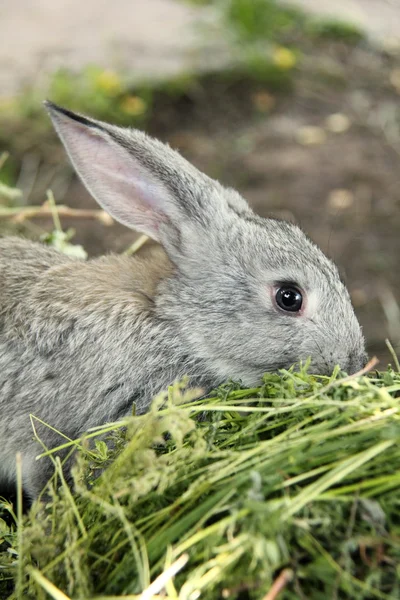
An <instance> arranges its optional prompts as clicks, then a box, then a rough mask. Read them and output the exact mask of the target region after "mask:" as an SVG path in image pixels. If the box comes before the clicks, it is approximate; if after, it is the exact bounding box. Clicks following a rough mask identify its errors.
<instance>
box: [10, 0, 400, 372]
mask: <svg viewBox="0 0 400 600" xmlns="http://www.w3.org/2000/svg"><path fill="white" fill-rule="evenodd" d="M0 11H1V20H0V154H1V158H0V234H8V233H10V232H15V231H17V232H20V233H23V234H24V235H27V236H30V237H32V238H38V237H42V239H45V241H47V243H50V244H54V245H58V246H59V247H62V248H63V249H64V250H65V251H68V252H73V253H83V248H84V249H85V251H86V252H87V253H88V254H89V255H97V254H101V253H104V252H106V251H108V250H113V251H118V252H121V251H124V250H125V249H126V248H128V247H129V246H130V245H131V244H132V242H133V241H134V239H135V233H134V232H132V231H129V230H127V229H126V228H123V227H122V226H119V225H117V224H113V223H110V221H108V220H107V219H104V218H103V216H102V215H101V214H100V215H99V213H98V212H97V211H96V209H97V206H96V204H95V202H94V201H93V200H92V199H91V198H90V197H89V195H88V194H87V192H86V191H85V190H84V189H83V188H82V186H81V185H80V183H79V182H78V180H77V179H76V177H75V175H74V174H73V172H72V169H71V167H70V166H69V163H68V162H67V159H66V156H65V154H64V152H63V150H62V147H61V145H60V143H59V142H58V141H57V139H56V138H55V135H54V133H53V131H52V129H51V127H50V123H49V121H48V119H47V117H46V115H45V114H44V110H43V108H42V106H41V102H42V100H43V99H44V98H45V97H48V98H50V99H52V100H53V101H55V102H57V103H60V104H63V105H65V106H67V107H69V108H71V109H75V110H78V111H82V112H86V113H88V114H90V115H91V116H94V117H98V118H101V119H104V120H107V121H111V122H113V123H119V124H122V125H131V126H135V127H140V128H143V129H145V130H146V131H148V132H149V133H151V134H152V135H154V136H156V137H158V138H160V139H162V140H164V141H168V142H169V143H170V144H171V145H172V146H173V147H175V148H178V149H179V150H180V151H181V153H182V154H183V155H184V156H185V157H187V158H188V159H189V160H190V161H192V162H193V163H194V164H195V165H196V166H198V167H199V168H200V169H202V170H204V171H205V172H206V173H207V174H208V175H210V176H212V177H215V178H217V179H219V180H220V181H221V182H222V183H224V184H226V185H229V186H232V187H235V188H237V189H238V190H239V191H240V192H241V193H242V194H243V195H244V197H245V198H246V199H247V200H248V201H249V202H250V204H251V205H252V206H253V207H254V209H255V210H256V211H257V212H259V213H260V214H262V215H263V216H278V217H283V218H287V219H290V220H293V221H295V222H297V223H298V224H300V226H301V227H302V228H303V229H304V230H305V231H306V232H307V233H308V234H309V235H310V237H311V238H312V239H313V240H314V241H315V242H316V243H317V244H319V245H320V246H321V247H322V249H323V250H324V251H325V252H326V253H327V254H328V255H329V256H331V257H332V258H333V259H334V260H335V261H336V262H337V264H338V265H339V268H340V270H341V272H342V274H343V277H344V279H345V280H346V282H347V285H348V287H349V289H350V292H351V295H352V299H353V302H354V305H355V307H356V311H357V314H358V316H359V319H360V321H361V323H362V325H363V326H364V331H365V334H366V337H367V340H368V350H369V353H370V354H371V355H373V354H375V355H377V356H378V357H379V359H380V360H381V364H380V367H381V368H384V367H385V366H386V364H387V362H388V361H389V362H391V363H392V364H393V362H394V360H393V356H392V355H391V354H390V352H389V350H388V348H387V346H386V344H385V338H390V340H391V342H392V344H393V346H394V348H395V350H396V352H397V353H398V354H400V308H399V302H400V283H399V281H400V278H399V265H400V258H399V256H400V236H399V231H400V0H336V2H335V3H331V2H321V0H295V1H293V2H291V3H288V4H286V3H283V2H279V1H278V0H276V1H275V0H208V1H207V0H113V2H105V1H100V0H85V1H84V2H78V0H51V1H50V0H37V1H36V2H29V1H28V0H0ZM48 190H51V191H52V194H49V192H48ZM53 197H54V199H55V202H56V203H57V205H63V206H67V207H70V208H69V209H60V210H59V213H60V218H59V220H60V222H59V220H58V219H57V216H56V215H55V210H54V206H53ZM43 204H44V206H43V207H42V205H43ZM32 207H42V208H32ZM71 209H72V210H71ZM75 209H78V210H75ZM61 227H62V229H63V230H64V233H62V232H61V230H60V228H61ZM80 246H82V248H81V247H80Z"/></svg>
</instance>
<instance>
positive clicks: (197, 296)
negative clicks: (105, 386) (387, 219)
mask: <svg viewBox="0 0 400 600" xmlns="http://www.w3.org/2000/svg"><path fill="white" fill-rule="evenodd" d="M47 108H48V110H49V112H50V115H51V118H52V120H53V123H54V125H55V128H56V130H57V132H58V134H59V136H60V138H61V140H62V141H63V143H64V145H65V147H66V149H67V152H68V154H69V156H70V159H71V161H72V163H73V165H74V167H75V169H76V171H77V172H78V174H79V175H80V177H81V179H82V181H83V182H84V184H85V185H86V187H87V188H88V190H89V191H90V192H91V194H92V195H93V196H94V197H95V198H96V200H97V201H98V203H99V204H100V205H101V206H102V207H103V208H104V209H105V210H106V211H107V212H108V213H109V214H110V215H112V216H113V217H114V218H115V219H116V220H117V221H120V222H121V223H123V224H125V225H127V226H128V227H131V228H134V229H137V230H139V231H141V232H143V233H146V234H147V235H149V236H150V237H152V238H153V239H154V240H156V241H158V242H159V243H160V244H161V245H162V246H163V247H164V250H165V252H166V253H167V255H168V257H169V259H170V261H171V262H172V263H173V265H174V267H175V271H174V275H173V277H168V278H166V279H165V280H164V281H163V282H162V283H161V284H160V293H159V296H158V299H157V310H158V314H160V315H162V318H163V319H165V320H168V321H173V322H175V323H177V324H178V327H179V330H180V335H181V336H183V338H184V339H185V340H186V343H187V344H188V346H189V348H190V349H191V351H192V352H193V355H194V356H197V357H200V358H201V359H202V360H203V361H204V362H205V364H207V365H208V367H209V369H210V370H211V371H212V372H214V373H215V375H216V377H217V378H220V379H221V380H224V379H227V378H228V377H233V378H240V379H242V381H243V382H244V383H245V384H247V385H251V384H254V383H255V382H256V381H259V379H260V376H261V375H262V373H263V372H266V371H271V370H276V369H278V368H286V367H289V366H290V365H292V364H293V363H296V362H299V361H300V360H306V359H307V358H308V357H311V361H312V362H311V370H312V371H313V372H315V373H323V374H328V373H330V372H331V371H332V369H333V367H334V366H335V365H336V364H339V365H340V366H341V368H342V369H343V370H345V371H347V372H349V373H351V372H355V371H357V370H358V369H360V368H361V367H362V366H363V365H364V364H365V361H366V354H365V347H364V339H363V336H362V333H361V329H360V326H359V324H358V321H357V319H356V317H355V315H354V311H353V308H352V305H351V302H350V298H349V294H348V292H347V289H346V287H345V286H344V285H343V283H342V281H341V279H340V277H339V274H338V271H337V269H336V267H335V265H334V264H333V263H332V262H331V261H330V260H329V259H328V258H327V257H326V256H325V255H324V254H323V253H322V252H321V250H320V249H319V248H318V247H317V246H315V244H313V243H312V242H311V241H310V240H309V239H308V238H307V237H306V235H305V234H304V233H303V232H302V231H301V230H300V229H299V228H298V227H297V226H296V225H293V224H290V223H287V222H284V221H278V220H274V219H264V218H261V217H258V216H257V215H255V214H254V213H253V212H252V210H251V209H250V207H249V206H248V204H247V203H246V201H245V200H244V199H243V198H242V197H241V196H240V195H239V194H238V193H237V192H235V191H234V190H231V189H227V188H224V187H222V186H221V185H220V184H219V183H218V182H216V181H214V180H212V179H210V178H208V177H207V176H206V175H204V174H203V173H200V172H199V171H197V169H195V168H194V167H193V166H192V165H190V164H189V163H188V162H187V161H186V160H185V159H183V158H182V157H181V156H180V155H179V154H178V153H177V152H175V151H173V150H171V149H170V148H169V147H168V146H166V145H165V144H162V143H161V142H159V141H157V140H154V139H151V138H150V137H148V136H147V135H145V134H144V133H142V132H140V131H137V130H130V129H124V128H120V127H116V126H112V125H108V124H105V123H102V122H99V121H95V120H92V119H89V118H86V117H84V116H82V115H78V114H75V113H71V112H70V111H68V110H65V109H62V108H59V107H57V106H55V105H53V104H51V103H47ZM171 343H173V340H172V341H171Z"/></svg>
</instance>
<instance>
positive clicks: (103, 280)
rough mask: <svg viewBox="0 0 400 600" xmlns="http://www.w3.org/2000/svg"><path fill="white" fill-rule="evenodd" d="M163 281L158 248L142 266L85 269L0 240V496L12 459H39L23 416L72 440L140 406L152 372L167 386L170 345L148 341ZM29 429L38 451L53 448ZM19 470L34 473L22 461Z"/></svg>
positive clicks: (138, 260) (45, 436) (45, 434)
mask: <svg viewBox="0 0 400 600" xmlns="http://www.w3.org/2000/svg"><path fill="white" fill-rule="evenodd" d="M171 271H172V267H171V264H170V263H169V261H168V260H167V259H166V256H165V254H164V253H163V251H162V250H161V249H160V248H158V247H156V248H152V249H150V250H149V251H148V252H147V253H145V256H144V257H134V258H129V257H126V256H117V255H110V256H105V257H101V258H98V259H93V260H89V261H87V262H85V261H79V260H75V259H71V258H68V257H66V256H64V255H62V254H60V253H58V252H57V251H55V250H51V249H49V248H46V247H44V246H42V245H40V244H35V243H32V242H29V241H24V240H20V239H17V238H7V239H4V240H0V282H1V283H0V305H1V317H0V413H1V416H2V418H1V420H0V443H1V446H2V448H3V450H2V459H3V460H2V464H1V465H0V488H1V480H3V481H4V480H7V478H8V475H7V474H8V473H12V472H13V469H14V462H15V452H16V449H20V450H22V453H23V455H25V456H26V457H27V459H26V460H28V461H31V460H33V459H32V457H34V456H35V455H37V454H38V451H39V450H40V446H39V445H38V444H37V443H35V442H34V441H33V430H32V427H31V423H30V415H34V416H35V417H38V418H40V419H41V420H42V421H44V422H46V423H48V424H49V425H51V426H54V427H56V428H57V429H58V430H60V431H61V432H62V433H63V434H64V435H67V436H68V437H69V438H74V437H77V436H79V435H81V434H82V433H83V431H84V430H86V429H88V428H89V427H91V426H94V425H98V424H100V423H104V422H106V421H114V420H116V419H118V418H121V417H123V416H124V415H126V414H128V413H129V411H130V410H131V408H132V404H133V402H135V401H136V400H140V401H141V402H144V403H145V402H147V398H151V395H152V394H153V392H154V391H155V390H153V389H152V388H151V383H152V382H153V381H154V380H155V378H154V372H157V371H160V364H163V368H164V370H165V371H166V380H168V378H169V377H170V376H171V375H170V373H169V372H168V371H169V369H171V370H172V368H173V366H172V364H173V363H172V358H171V365H170V366H169V364H168V359H166V358H165V357H164V356H163V357H161V356H160V355H161V354H162V353H163V352H165V351H166V349H167V346H168V343H169V339H170V338H169V339H168V343H167V340H166V343H165V345H163V343H162V336H161V339H160V338H159V339H158V340H157V344H156V345H155V347H151V339H152V338H154V335H153V330H154V327H155V326H156V325H155V322H156V321H157V315H156V314H155V304H156V302H155V301H156V295H157V287H158V283H159V281H160V279H162V278H164V277H166V276H168V274H169V273H171ZM165 335H166V336H168V327H166V328H165ZM145 340H146V341H147V343H144V342H145ZM149 344H150V345H149ZM156 391H158V390H156ZM83 399H84V401H83ZM137 408H138V411H139V412H142V411H143V410H145V409H146V408H147V406H145V405H143V406H141V405H140V403H139V404H138V406H137ZM34 423H36V429H37V433H38V436H39V437H40V438H41V439H42V441H43V442H44V443H45V444H46V446H56V445H59V444H60V443H62V439H63V438H62V437H60V436H59V435H57V434H55V433H54V432H52V431H51V430H50V429H49V428H47V427H44V426H43V425H40V423H39V422H38V421H34ZM25 468H26V469H27V470H28V471H29V472H30V473H32V472H34V471H35V469H34V468H33V464H32V465H30V464H27V463H26V461H25ZM36 470H37V469H36ZM40 474H41V475H42V477H43V471H40ZM40 483H41V484H42V483H43V480H42V478H41V480H40ZM28 487H29V485H28ZM38 487H39V486H38Z"/></svg>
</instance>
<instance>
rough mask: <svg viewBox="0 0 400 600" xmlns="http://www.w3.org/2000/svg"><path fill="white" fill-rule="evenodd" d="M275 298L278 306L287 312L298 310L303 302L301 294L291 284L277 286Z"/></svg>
mask: <svg viewBox="0 0 400 600" xmlns="http://www.w3.org/2000/svg"><path fill="white" fill-rule="evenodd" d="M275 300H276V303H277V305H278V306H279V308H281V309H282V310H284V311H287V312H299V310H300V309H301V307H302V304H303V296H302V295H301V293H300V292H299V290H298V289H297V288H296V287H294V286H292V285H283V286H282V287H280V288H278V289H277V291H276V294H275Z"/></svg>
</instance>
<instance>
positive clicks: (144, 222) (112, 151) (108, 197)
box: [45, 102, 222, 243]
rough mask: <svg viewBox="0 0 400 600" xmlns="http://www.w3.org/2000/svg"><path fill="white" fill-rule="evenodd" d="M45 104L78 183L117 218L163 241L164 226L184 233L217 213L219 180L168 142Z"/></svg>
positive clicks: (180, 233)
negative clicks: (198, 166)
mask: <svg viewBox="0 0 400 600" xmlns="http://www.w3.org/2000/svg"><path fill="white" fill-rule="evenodd" d="M45 105H46V108H47V109H48V111H49V114H50V117H51V119H52V121H53V124H54V126H55V129H56V131H57V133H58V135H59V136H60V138H61V140H62V142H63V144H64V146H65V148H66V150H67V152H68V155H69V157H70V159H71V162H72V164H73V166H74V167H75V170H76V171H77V173H78V174H79V176H80V178H81V179H82V181H83V183H84V184H85V186H86V187H87V189H88V190H89V192H90V193H91V194H92V195H93V196H94V198H95V199H96V200H97V202H98V203H99V204H100V206H101V207H102V208H104V210H106V211H107V212H108V213H109V214H110V215H111V216H112V217H114V218H115V219H116V220H117V221H119V222H120V223H123V224H124V225H127V226H128V227H131V228H133V229H137V230H139V231H142V232H143V233H146V234H147V235H149V236H150V237H152V238H153V239H155V240H156V241H159V242H161V243H164V242H165V240H163V231H164V230H166V229H169V234H168V235H169V237H170V234H171V231H170V230H171V228H170V227H168V226H172V228H173V229H174V231H175V232H176V233H177V237H179V236H182V235H183V237H184V234H185V231H184V230H185V228H187V229H188V230H189V229H191V230H193V225H195V227H196V228H199V227H202V226H207V225H208V223H209V220H210V218H211V215H212V213H213V212H215V211H216V212H217V213H220V212H221V209H222V206H218V202H214V203H213V200H212V198H213V196H215V194H213V191H214V190H215V188H216V186H217V185H218V184H217V183H216V182H214V181H213V180H211V179H209V178H208V177H206V176H205V175H204V174H202V173H200V172H199V171H197V169H195V168H194V167H193V166H192V165H191V164H190V163H188V162H187V161H186V160H185V159H184V158H183V157H181V156H180V155H179V154H178V153H177V152H175V151H173V150H172V149H171V148H169V147H168V146H167V145H165V144H162V143H161V142H159V141H157V140H154V139H152V138H150V137H149V136H147V135H146V134H144V133H143V132H141V131H138V130H130V129H125V128H120V127H115V126H112V125H108V124H106V123H102V122H100V121H95V120H92V119H88V118H86V117H84V116H82V115H79V114H76V113H73V112H71V111H68V110H66V109H64V108H61V107H58V106H56V105H55V104H53V103H51V102H46V103H45ZM214 200H215V198H214ZM213 209H214V210H213ZM164 226H165V227H164ZM169 241H171V240H169Z"/></svg>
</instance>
